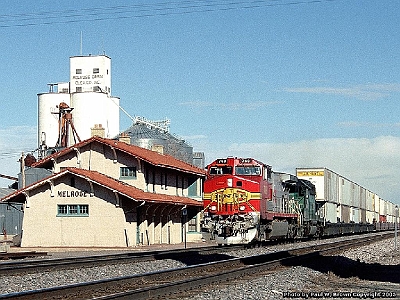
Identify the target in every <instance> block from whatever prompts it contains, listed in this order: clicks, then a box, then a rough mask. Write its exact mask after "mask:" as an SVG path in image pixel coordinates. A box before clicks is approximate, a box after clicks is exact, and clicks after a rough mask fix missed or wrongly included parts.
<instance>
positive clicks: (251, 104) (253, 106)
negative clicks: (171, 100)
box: [179, 101, 282, 110]
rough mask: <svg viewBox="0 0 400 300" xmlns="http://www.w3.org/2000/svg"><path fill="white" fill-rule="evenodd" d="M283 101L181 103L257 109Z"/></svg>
mask: <svg viewBox="0 0 400 300" xmlns="http://www.w3.org/2000/svg"><path fill="white" fill-rule="evenodd" d="M280 103H282V101H254V102H243V103H242V102H232V103H218V102H207V101H187V102H181V103H179V104H180V105H182V106H190V107H196V108H218V109H223V110H257V109H259V108H262V107H268V106H273V105H276V104H280Z"/></svg>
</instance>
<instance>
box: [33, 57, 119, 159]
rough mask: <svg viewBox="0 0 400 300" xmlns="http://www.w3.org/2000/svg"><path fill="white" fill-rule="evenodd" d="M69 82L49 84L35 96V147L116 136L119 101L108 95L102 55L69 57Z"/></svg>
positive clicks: (42, 148)
mask: <svg viewBox="0 0 400 300" xmlns="http://www.w3.org/2000/svg"><path fill="white" fill-rule="evenodd" d="M69 79H70V80H69V82H61V83H50V84H48V85H49V91H48V92H47V93H41V94H38V145H39V149H40V151H41V154H40V156H44V152H45V149H47V148H53V147H65V146H70V145H72V144H74V143H76V142H77V139H78V140H85V139H88V138H90V137H91V136H93V135H99V136H102V137H106V138H114V137H116V136H117V135H118V134H119V101H120V99H119V98H118V97H113V96H112V95H111V59H110V58H109V57H108V56H106V55H89V56H73V57H70V76H69Z"/></svg>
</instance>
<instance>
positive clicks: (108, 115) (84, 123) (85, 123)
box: [70, 92, 119, 141]
mask: <svg viewBox="0 0 400 300" xmlns="http://www.w3.org/2000/svg"><path fill="white" fill-rule="evenodd" d="M117 100H118V101H117ZM115 102H117V104H116V103H115ZM118 104H119V98H110V97H108V95H107V94H105V93H93V92H88V93H74V94H72V96H71V107H73V108H74V109H73V111H72V117H73V123H74V125H75V129H76V131H77V133H78V135H79V137H80V139H81V140H85V139H88V138H90V137H91V129H92V128H94V127H95V125H97V124H101V125H102V126H103V128H105V137H107V138H112V137H115V136H116V135H118V133H119V107H118ZM70 141H71V139H70Z"/></svg>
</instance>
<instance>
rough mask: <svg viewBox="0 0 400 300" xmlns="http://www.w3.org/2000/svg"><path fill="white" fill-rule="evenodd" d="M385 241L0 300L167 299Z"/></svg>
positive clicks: (221, 263)
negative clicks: (197, 289)
mask: <svg viewBox="0 0 400 300" xmlns="http://www.w3.org/2000/svg"><path fill="white" fill-rule="evenodd" d="M385 238H387V235H384V234H380V235H375V236H373V237H362V238H361V239H352V240H346V241H342V242H334V243H332V242H330V243H328V244H322V245H318V246H316V245H314V246H310V247H303V248H299V249H294V250H289V251H282V252H275V253H270V254H262V255H257V256H249V257H244V258H232V259H228V260H224V261H218V262H211V263H205V264H199V265H192V266H188V267H184V268H178V269H172V270H164V271H160V272H152V273H146V274H137V275H132V276H124V277H119V278H112V279H104V280H98V281H94V282H85V283H79V284H72V285H67V286H61V287H54V288H47V289H41V290H33V291H26V292H21V293H12V294H5V295H0V299H12V298H18V299H152V298H155V297H161V296H163V297H165V296H166V297H168V294H170V295H171V294H175V293H179V292H180V291H185V290H189V289H193V288H198V287H201V286H204V285H207V284H211V283H215V282H225V281H227V280H232V279H235V278H243V276H247V275H252V276H254V274H256V273H259V272H265V271H266V270H269V269H271V268H276V267H285V266H286V267H288V266H293V265H298V264H299V262H301V261H305V260H307V259H311V258H316V257H318V256H321V255H329V254H332V253H335V252H340V251H344V250H345V249H349V248H352V247H356V246H360V245H364V244H368V243H372V242H375V241H378V240H381V239H385Z"/></svg>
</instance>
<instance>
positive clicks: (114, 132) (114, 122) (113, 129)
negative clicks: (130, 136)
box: [106, 97, 120, 138]
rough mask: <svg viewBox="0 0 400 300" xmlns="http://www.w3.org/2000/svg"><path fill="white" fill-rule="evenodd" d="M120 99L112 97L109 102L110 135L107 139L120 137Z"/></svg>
mask: <svg viewBox="0 0 400 300" xmlns="http://www.w3.org/2000/svg"><path fill="white" fill-rule="evenodd" d="M119 100H120V99H119V97H110V98H109V101H108V109H107V112H108V119H109V126H108V127H109V135H108V136H107V134H106V137H109V138H114V137H117V136H118V135H119V110H120V108H119Z"/></svg>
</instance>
